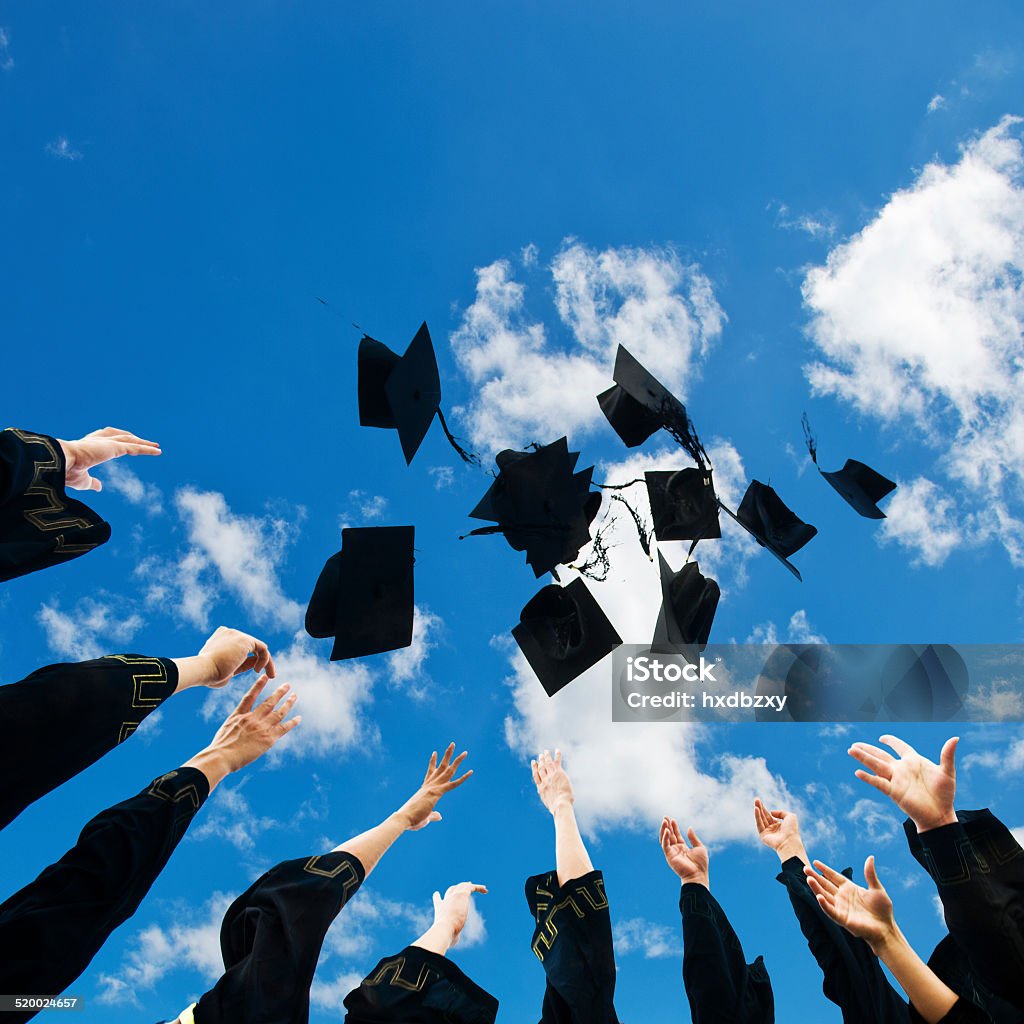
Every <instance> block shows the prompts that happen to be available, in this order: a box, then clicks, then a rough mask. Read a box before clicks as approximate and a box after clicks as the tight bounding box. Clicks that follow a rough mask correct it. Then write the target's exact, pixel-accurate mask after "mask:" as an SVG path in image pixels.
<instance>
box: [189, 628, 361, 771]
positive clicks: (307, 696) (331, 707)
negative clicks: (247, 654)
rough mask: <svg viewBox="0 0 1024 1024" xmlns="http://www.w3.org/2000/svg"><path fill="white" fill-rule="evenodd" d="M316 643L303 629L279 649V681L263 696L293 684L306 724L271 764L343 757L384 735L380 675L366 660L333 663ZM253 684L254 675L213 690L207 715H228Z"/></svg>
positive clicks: (270, 758)
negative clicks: (378, 701)
mask: <svg viewBox="0 0 1024 1024" xmlns="http://www.w3.org/2000/svg"><path fill="white" fill-rule="evenodd" d="M316 643H317V641H313V640H311V639H310V638H309V637H308V636H306V634H305V633H304V632H301V631H300V632H297V633H296V634H295V636H294V638H293V640H292V643H291V645H290V646H289V647H287V648H285V649H284V650H280V651H274V652H273V653H274V664H275V665H276V666H277V679H276V680H272V681H271V682H269V683H267V685H266V687H265V689H264V692H263V696H264V697H266V696H269V695H270V693H271V692H272V690H273V687H274V686H277V685H280V683H282V682H287V683H291V684H292V689H293V691H294V692H295V693H297V694H298V701H297V703H296V706H295V714H300V715H302V722H301V723H300V724H299V725H297V726H296V727H295V728H294V729H293V730H292V731H291V732H290V733H288V735H287V736H285V737H284V738H283V739H282V740H280V741H279V742H278V743H277V744H276V746H274V747H273V748H272V749H271V751H270V753H269V754H267V759H268V762H269V763H271V764H275V763H279V762H280V761H281V760H282V759H283V758H285V757H289V756H291V757H299V758H302V757H337V756H338V755H339V754H343V753H345V752H346V751H348V750H351V749H352V748H353V747H354V746H356V745H357V744H374V743H376V742H377V741H378V739H379V735H378V732H377V727H376V726H375V725H374V723H373V720H372V718H371V717H370V705H371V704H372V703H373V685H374V682H375V676H374V674H373V673H372V672H371V670H370V669H369V668H368V667H367V665H366V664H365V663H364V662H361V661H328V660H327V659H326V657H325V656H324V652H323V651H320V650H318V649H317V647H316V646H315V644H316ZM251 685H252V677H251V676H249V675H246V676H244V677H243V678H242V679H241V680H240V681H239V683H238V684H237V685H234V686H231V687H225V688H224V689H221V690H211V691H210V693H209V694H208V696H207V698H206V701H205V702H204V704H203V708H202V715H203V718H205V719H206V720H207V721H213V720H215V719H220V718H224V717H226V716H227V715H228V714H229V713H230V712H231V709H232V708H233V707H234V706H235V705H236V704H237V703H238V701H239V700H240V699H241V695H242V694H243V693H244V692H245V689H246V688H247V687H249V686H251Z"/></svg>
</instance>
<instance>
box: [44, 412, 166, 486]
mask: <svg viewBox="0 0 1024 1024" xmlns="http://www.w3.org/2000/svg"><path fill="white" fill-rule="evenodd" d="M60 446H61V448H63V449H64V460H65V463H66V466H65V482H66V483H67V486H68V487H72V488H74V489H75V490H77V491H101V490H103V484H102V482H101V481H99V480H97V479H96V478H95V477H94V476H92V475H91V474H90V473H89V470H90V469H93V468H94V467H96V466H99V465H102V464H103V463H104V462H109V461H110V460H111V459H119V458H121V456H122V455H159V454H160V445H158V444H157V443H156V442H155V441H146V440H144V439H143V438H141V437H136V435H135V434H133V433H131V432H130V431H127V430H121V429H120V428H119V427H103V428H102V429H101V430H94V431H93V432H92V433H91V434H86V435H85V437H83V438H81V439H80V440H78V441H61V442H60Z"/></svg>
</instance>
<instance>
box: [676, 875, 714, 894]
mask: <svg viewBox="0 0 1024 1024" xmlns="http://www.w3.org/2000/svg"><path fill="white" fill-rule="evenodd" d="M679 881H680V882H682V884H683V885H703V886H704V888H705V889H707V891H708V892H711V880H710V876H709V875H708V873H707V872H706V871H702V872H700V873H699V874H690V875H680V876H679Z"/></svg>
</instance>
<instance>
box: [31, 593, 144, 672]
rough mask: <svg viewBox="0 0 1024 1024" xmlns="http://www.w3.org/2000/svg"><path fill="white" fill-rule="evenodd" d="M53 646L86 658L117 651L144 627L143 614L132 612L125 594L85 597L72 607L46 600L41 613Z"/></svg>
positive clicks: (60, 651)
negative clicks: (67, 608)
mask: <svg viewBox="0 0 1024 1024" xmlns="http://www.w3.org/2000/svg"><path fill="white" fill-rule="evenodd" d="M37 618H38V621H39V624H40V625H41V626H42V627H43V632H44V633H45V635H46V642H47V644H48V646H49V647H50V650H52V651H54V652H55V653H56V654H59V655H61V656H62V657H65V658H72V659H74V660H76V661H83V660H87V659H89V658H99V657H101V656H102V655H104V654H111V653H115V648H119V647H121V646H123V645H124V644H127V643H128V642H129V641H130V640H131V639H132V638H133V637H134V636H135V634H136V633H138V631H139V630H140V629H141V628H142V625H143V622H142V617H141V616H140V615H138V614H137V613H135V612H129V611H128V610H127V609H126V607H125V602H124V601H123V600H122V599H121V598H117V597H113V596H105V597H103V598H98V599H94V598H91V597H86V598H83V599H82V600H81V601H79V602H78V604H76V605H75V606H74V608H72V609H71V610H70V611H62V610H61V607H60V602H59V601H57V600H54V601H53V602H52V603H49V604H43V605H42V606H41V607H40V609H39V614H38V616H37Z"/></svg>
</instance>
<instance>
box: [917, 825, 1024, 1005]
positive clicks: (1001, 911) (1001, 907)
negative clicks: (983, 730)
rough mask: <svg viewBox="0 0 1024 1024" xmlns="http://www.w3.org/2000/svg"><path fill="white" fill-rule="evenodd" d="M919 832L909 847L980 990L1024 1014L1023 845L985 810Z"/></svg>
mask: <svg viewBox="0 0 1024 1024" xmlns="http://www.w3.org/2000/svg"><path fill="white" fill-rule="evenodd" d="M957 818H958V819H959V820H958V821H956V822H955V823H953V824H950V825H943V826H942V827H940V828H935V829H929V830H928V831H927V832H921V833H919V832H918V831H917V829H916V827H915V825H914V823H913V822H912V821H907V822H905V823H904V830H905V831H906V834H907V842H908V843H909V845H910V851H911V853H912V854H913V855H914V857H915V858H916V860H917V861H918V862H919V863H920V864H921V866H922V867H923V868H924V869H925V871H927V872H928V874H929V875H930V876H931V878H932V881H933V882H935V886H936V889H937V890H938V894H939V899H940V900H941V901H942V910H943V914H944V916H945V918H946V926H947V927H948V928H949V933H950V935H951V936H952V937H953V940H954V941H955V943H956V945H957V947H958V948H959V949H960V950H961V952H962V954H963V956H964V957H965V958H966V960H967V962H968V964H969V965H970V969H971V973H972V974H973V975H974V976H975V977H976V978H977V980H978V982H979V983H980V985H981V986H983V987H984V988H986V989H988V990H990V991H991V992H992V993H994V994H995V995H996V996H999V997H1000V998H1001V999H1005V1000H1007V1001H1008V1002H1010V1003H1011V1004H1012V1005H1014V1006H1016V1007H1017V1008H1018V1009H1019V1010H1022V1011H1024V981H1022V979H1024V849H1021V846H1020V844H1019V843H1018V842H1017V840H1016V839H1014V837H1013V835H1012V833H1011V832H1010V830H1009V829H1008V828H1007V827H1006V826H1005V825H1004V824H1003V823H1002V822H1001V821H1000V820H999V819H998V818H997V817H996V816H995V815H994V814H992V812H991V811H989V810H987V809H983V810H979V811H959V812H958V814H957Z"/></svg>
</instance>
